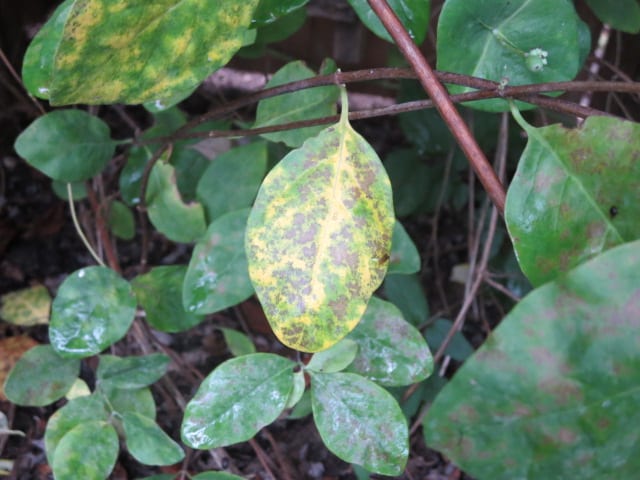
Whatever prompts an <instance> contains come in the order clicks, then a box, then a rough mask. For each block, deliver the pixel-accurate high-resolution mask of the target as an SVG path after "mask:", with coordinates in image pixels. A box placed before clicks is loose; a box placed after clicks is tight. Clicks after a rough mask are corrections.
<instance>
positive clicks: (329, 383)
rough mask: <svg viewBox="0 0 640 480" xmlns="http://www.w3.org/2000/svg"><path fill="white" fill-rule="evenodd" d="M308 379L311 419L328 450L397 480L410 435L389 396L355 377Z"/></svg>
mask: <svg viewBox="0 0 640 480" xmlns="http://www.w3.org/2000/svg"><path fill="white" fill-rule="evenodd" d="M310 375H311V401H312V406H313V419H314V421H315V424H316V426H317V427H318V431H319V432H320V436H321V437H322V441H323V442H324V444H325V445H326V446H327V448H328V449H329V450H331V451H332V452H333V453H334V454H336V455H337V456H338V457H340V458H342V459H343V460H344V461H346V462H350V463H356V464H358V465H362V466H363V467H365V468H366V469H367V470H369V471H371V472H374V473H380V474H382V475H400V473H402V471H403V470H404V467H405V464H406V462H407V457H408V455H409V442H408V437H409V433H408V429H407V422H406V420H405V418H404V415H403V413H402V410H400V407H399V406H398V404H397V403H396V401H395V399H394V398H393V397H392V396H391V394H390V393H389V392H387V391H386V390H384V389H383V388H382V387H379V386H378V385H376V384H375V383H373V382H371V381H369V380H367V379H366V378H363V377H361V376H360V375H356V374H353V373H342V372H338V373H315V372H310Z"/></svg>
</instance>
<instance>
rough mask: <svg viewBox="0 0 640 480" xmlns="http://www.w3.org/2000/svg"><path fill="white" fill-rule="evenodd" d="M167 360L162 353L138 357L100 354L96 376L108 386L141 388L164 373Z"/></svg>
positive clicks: (153, 381)
mask: <svg viewBox="0 0 640 480" xmlns="http://www.w3.org/2000/svg"><path fill="white" fill-rule="evenodd" d="M169 361H170V359H169V357H167V356H166V355H164V354H162V353H152V354H150V355H143V356H139V357H116V356H115V355H100V364H99V365H98V371H97V373H96V376H97V380H98V382H99V383H100V384H102V385H108V386H109V387H113V388H123V389H128V390H130V389H138V388H143V387H147V386H149V385H151V384H152V383H155V382H156V381H157V380H159V379H160V377H162V376H163V375H164V374H165V372H166V370H167V365H168V364H169Z"/></svg>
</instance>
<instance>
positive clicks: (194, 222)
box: [146, 162, 207, 243]
mask: <svg viewBox="0 0 640 480" xmlns="http://www.w3.org/2000/svg"><path fill="white" fill-rule="evenodd" d="M146 200H147V207H148V213H149V220H150V221H151V223H152V224H153V226H154V227H156V228H157V229H158V230H159V231H160V232H161V233H163V234H164V235H165V236H166V237H167V238H168V239H169V240H173V241H174V242H183V243H187V242H193V241H196V240H197V239H198V238H200V237H201V236H202V234H203V233H204V231H205V230H206V228H207V225H206V222H205V218H204V209H203V208H202V205H201V204H200V203H197V202H190V203H185V202H184V201H183V200H182V196H181V195H180V192H179V191H178V186H177V184H176V177H175V169H174V167H173V166H172V165H169V164H166V163H163V162H158V163H156V164H155V165H154V167H153V169H152V170H151V175H149V185H148V186H147V192H146Z"/></svg>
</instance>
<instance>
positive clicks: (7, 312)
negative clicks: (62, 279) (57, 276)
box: [0, 285, 51, 327]
mask: <svg viewBox="0 0 640 480" xmlns="http://www.w3.org/2000/svg"><path fill="white" fill-rule="evenodd" d="M49 310H51V296H50V295H49V291H48V290H47V288H46V287H45V286H44V285H34V286H32V287H28V288H23V289H22V290H16V291H14V292H9V293H5V294H4V295H2V296H0V318H1V319H2V320H4V321H5V322H9V323H13V324H14V325H21V326H24V327H29V326H33V325H42V324H44V325H46V324H47V323H49Z"/></svg>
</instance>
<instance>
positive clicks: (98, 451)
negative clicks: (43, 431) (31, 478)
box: [51, 421, 120, 480]
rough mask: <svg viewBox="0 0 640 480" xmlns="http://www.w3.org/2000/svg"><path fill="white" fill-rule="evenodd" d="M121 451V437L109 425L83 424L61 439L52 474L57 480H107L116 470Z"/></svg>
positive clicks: (99, 423) (92, 422) (102, 423)
mask: <svg viewBox="0 0 640 480" xmlns="http://www.w3.org/2000/svg"><path fill="white" fill-rule="evenodd" d="M80 445H82V448H78V447H79V446H80ZM119 449H120V445H119V443H118V434H117V433H116V431H115V429H114V428H113V427H112V426H111V425H110V424H109V423H107V422H102V421H90V422H86V423H82V424H80V425H78V426H77V427H75V428H74V429H72V430H71V431H70V432H69V433H67V434H66V435H65V436H64V437H62V440H60V443H59V444H58V448H56V453H55V455H54V457H53V462H52V465H51V467H52V469H53V475H54V476H55V478H56V480H75V479H78V478H82V479H83V480H104V479H105V478H107V477H108V476H109V474H110V473H111V470H113V466H114V465H115V463H116V459H117V458H118V451H119Z"/></svg>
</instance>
